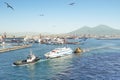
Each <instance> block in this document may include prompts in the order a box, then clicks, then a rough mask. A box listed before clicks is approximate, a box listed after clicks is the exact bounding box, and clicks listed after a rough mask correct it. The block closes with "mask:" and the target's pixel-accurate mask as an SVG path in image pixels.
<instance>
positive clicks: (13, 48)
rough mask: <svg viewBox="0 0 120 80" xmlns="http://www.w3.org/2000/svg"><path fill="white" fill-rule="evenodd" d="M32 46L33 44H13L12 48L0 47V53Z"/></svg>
mask: <svg viewBox="0 0 120 80" xmlns="http://www.w3.org/2000/svg"><path fill="white" fill-rule="evenodd" d="M31 46H32V45H21V46H13V47H12V48H3V49H0V53H3V52H8V51H14V50H18V49H24V48H28V47H31Z"/></svg>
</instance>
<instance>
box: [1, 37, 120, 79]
mask: <svg viewBox="0 0 120 80" xmlns="http://www.w3.org/2000/svg"><path fill="white" fill-rule="evenodd" d="M78 41H79V40H78ZM65 46H67V47H70V48H72V49H73V50H74V49H75V48H77V47H80V48H82V49H83V50H84V52H83V53H82V54H80V55H79V54H78V55H76V54H71V55H68V56H65V57H61V58H55V59H46V58H45V56H44V54H45V53H47V52H49V51H51V50H53V49H54V48H58V47H65ZM30 49H31V50H32V52H33V53H34V54H35V55H36V56H39V57H40V58H41V60H40V61H39V62H37V63H36V64H29V65H23V66H13V62H15V61H17V60H23V59H26V57H27V56H28V55H29V53H30ZM0 80H120V40H96V39H87V40H86V41H84V44H77V45H73V44H67V45H66V44H65V45H46V44H33V46H32V47H30V48H25V49H20V50H16V51H10V52H5V53H1V54H0Z"/></svg>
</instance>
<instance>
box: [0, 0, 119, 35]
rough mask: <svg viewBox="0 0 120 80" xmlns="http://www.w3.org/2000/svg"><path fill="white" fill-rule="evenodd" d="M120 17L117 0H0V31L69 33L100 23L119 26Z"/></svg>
mask: <svg viewBox="0 0 120 80" xmlns="http://www.w3.org/2000/svg"><path fill="white" fill-rule="evenodd" d="M4 2H7V3H8V4H9V5H10V6H12V7H13V8H14V10H12V9H11V8H7V5H6V4H5V3H4ZM70 3H75V4H74V5H69V4H70ZM119 21H120V0H0V32H39V33H68V32H71V31H74V30H76V29H78V28H81V27H83V26H90V27H95V26H98V25H101V24H103V25H108V26H110V27H112V28H115V29H120V22H119Z"/></svg>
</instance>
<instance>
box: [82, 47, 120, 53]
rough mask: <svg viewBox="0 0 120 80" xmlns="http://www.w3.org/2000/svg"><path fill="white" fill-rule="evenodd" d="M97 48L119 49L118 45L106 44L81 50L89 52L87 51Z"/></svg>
mask: <svg viewBox="0 0 120 80" xmlns="http://www.w3.org/2000/svg"><path fill="white" fill-rule="evenodd" d="M99 49H116V50H120V47H116V46H109V45H106V46H100V47H93V48H87V49H83V52H89V51H93V50H99Z"/></svg>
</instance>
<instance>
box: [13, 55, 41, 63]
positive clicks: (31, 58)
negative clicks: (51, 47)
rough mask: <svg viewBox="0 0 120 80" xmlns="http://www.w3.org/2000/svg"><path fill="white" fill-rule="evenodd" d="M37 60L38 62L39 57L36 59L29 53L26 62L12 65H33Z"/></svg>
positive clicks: (22, 61) (21, 61)
mask: <svg viewBox="0 0 120 80" xmlns="http://www.w3.org/2000/svg"><path fill="white" fill-rule="evenodd" d="M39 60H40V58H39V57H36V56H35V55H34V54H32V53H30V55H28V57H27V59H26V60H20V61H16V62H14V63H13V64H14V65H24V64H30V63H35V62H37V61H39Z"/></svg>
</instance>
